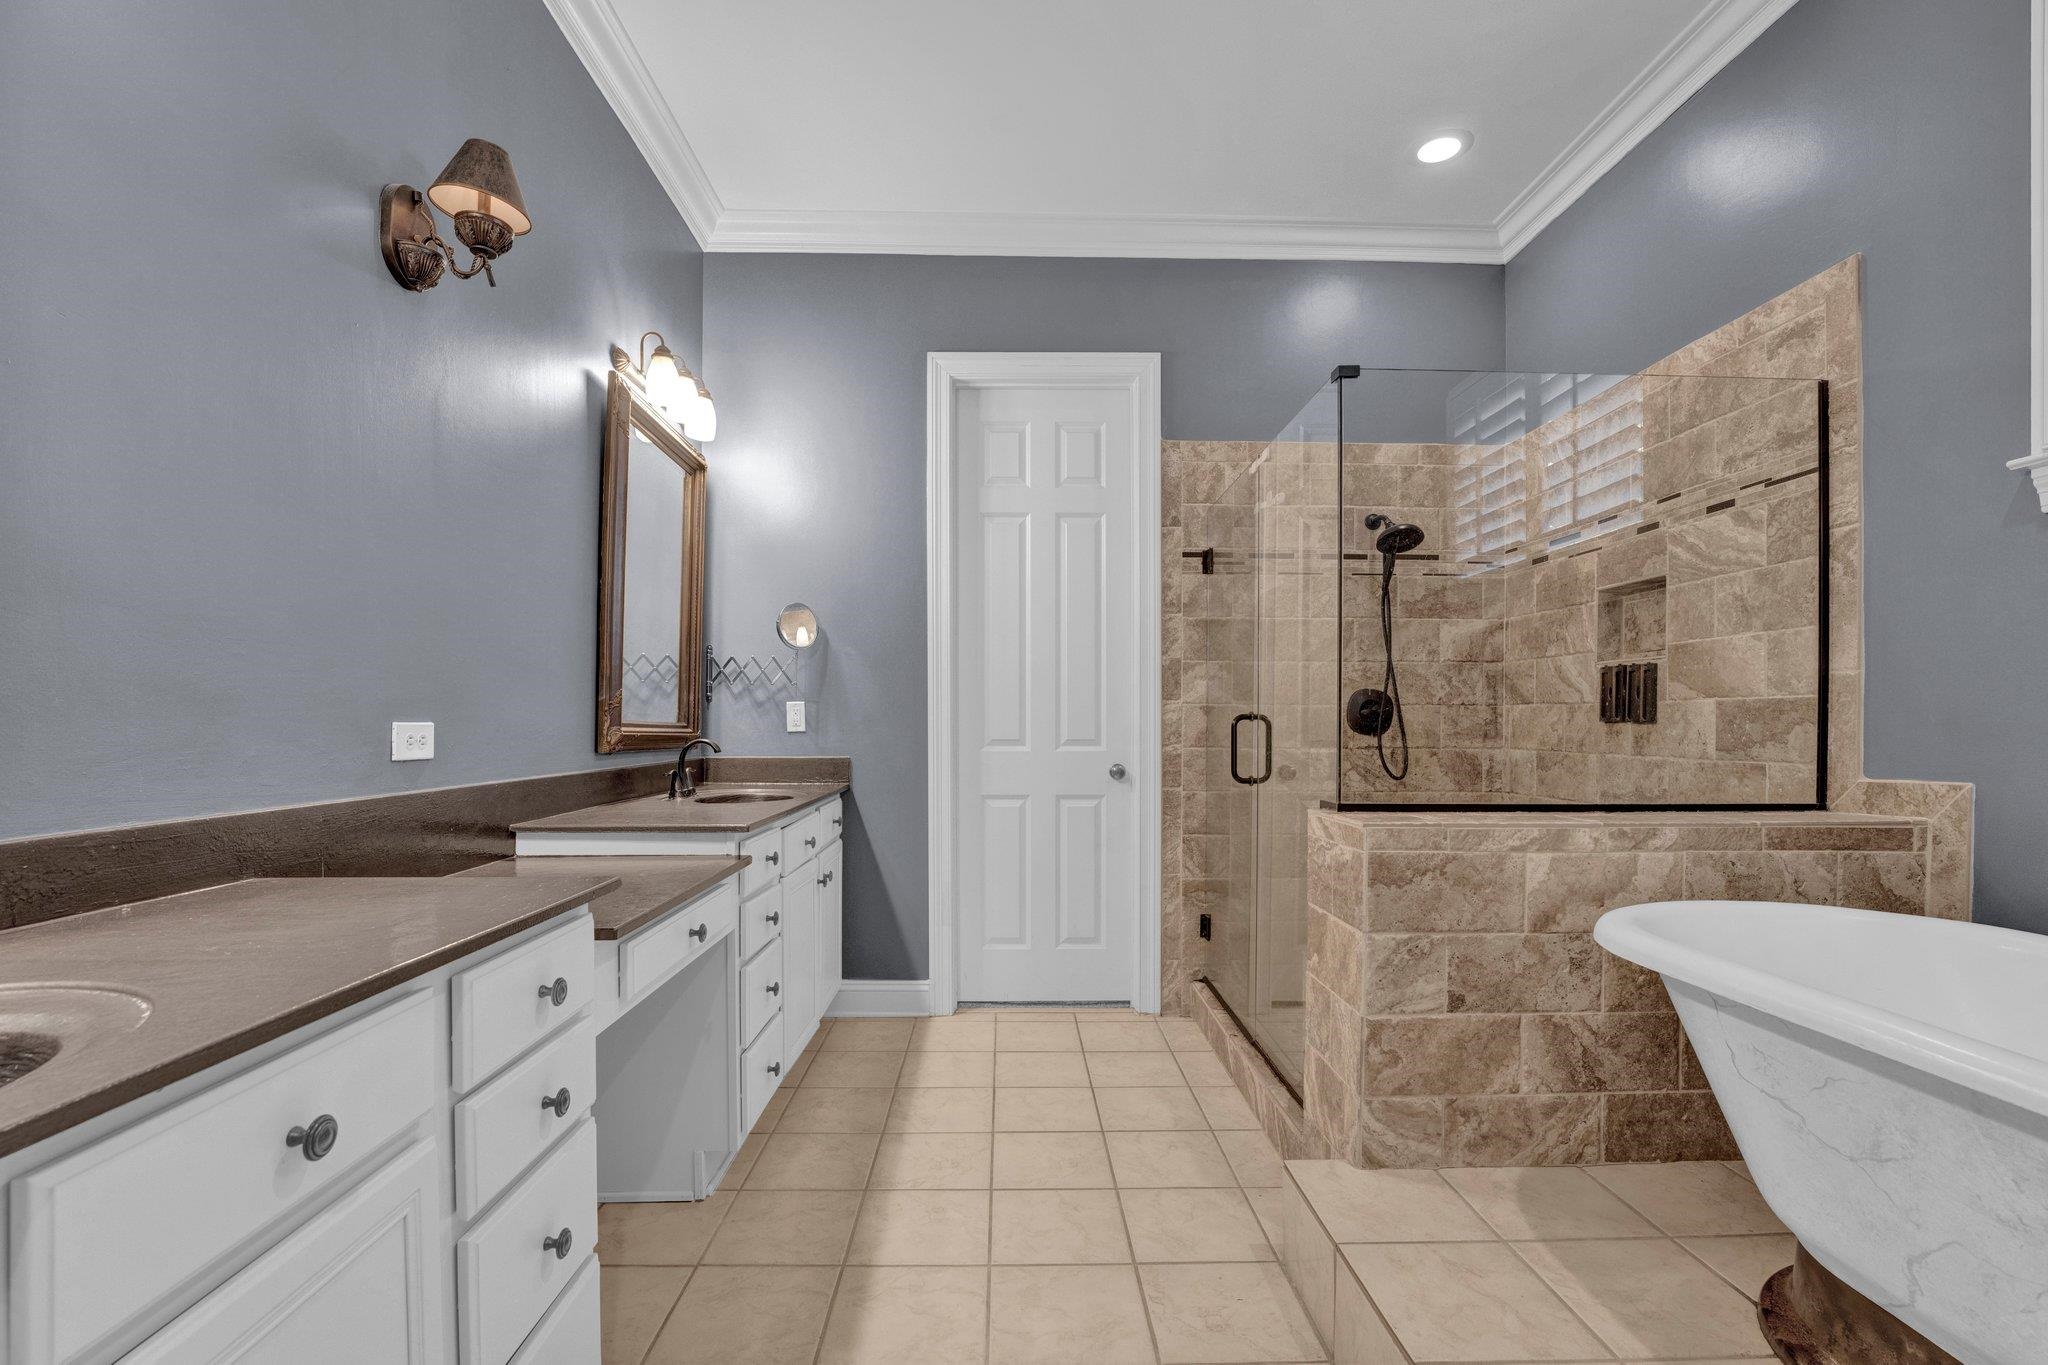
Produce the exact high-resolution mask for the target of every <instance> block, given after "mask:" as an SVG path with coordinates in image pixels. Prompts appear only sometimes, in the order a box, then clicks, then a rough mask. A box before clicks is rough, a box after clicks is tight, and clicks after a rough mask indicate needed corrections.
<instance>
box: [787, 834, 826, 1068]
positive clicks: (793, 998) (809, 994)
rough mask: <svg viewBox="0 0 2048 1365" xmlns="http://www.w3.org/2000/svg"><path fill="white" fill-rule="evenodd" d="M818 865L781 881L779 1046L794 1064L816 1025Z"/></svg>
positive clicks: (801, 869) (804, 866)
mask: <svg viewBox="0 0 2048 1365" xmlns="http://www.w3.org/2000/svg"><path fill="white" fill-rule="evenodd" d="M819 890H820V887H819V886H818V864H817V863H816V861H815V860H814V861H812V862H809V863H806V864H804V865H803V866H802V867H800V868H798V869H797V870H796V871H794V872H792V873H790V874H789V875H788V876H787V877H784V878H783V879H782V1046H783V1059H784V1060H785V1061H787V1062H791V1063H794V1062H795V1061H796V1058H797V1054H798V1053H800V1052H802V1051H803V1050H804V1044H806V1043H808V1042H810V1041H811V1035H812V1034H813V1033H815V1032H816V1031H817V1023H818V983H817V968H816V966H815V965H814V964H815V959H816V957H817V952H818V949H817V941H818V892H819Z"/></svg>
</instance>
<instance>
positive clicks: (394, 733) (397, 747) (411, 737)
mask: <svg viewBox="0 0 2048 1365" xmlns="http://www.w3.org/2000/svg"><path fill="white" fill-rule="evenodd" d="M433 756H434V722H432V721H430V720H394V721H392V722H391V761H392V762H393V763H411V762H414V761H415V760H418V759H422V758H432V757H433Z"/></svg>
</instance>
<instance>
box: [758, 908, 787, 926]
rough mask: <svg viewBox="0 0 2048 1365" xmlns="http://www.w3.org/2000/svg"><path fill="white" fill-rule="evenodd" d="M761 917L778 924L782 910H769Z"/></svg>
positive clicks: (780, 921)
mask: <svg viewBox="0 0 2048 1365" xmlns="http://www.w3.org/2000/svg"><path fill="white" fill-rule="evenodd" d="M761 918H762V919H765V920H767V921H768V922H769V923H770V924H780V923H782V912H781V911H780V910H770V911H769V912H768V913H767V914H765V915H763V916H761Z"/></svg>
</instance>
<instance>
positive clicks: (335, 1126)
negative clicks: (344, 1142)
mask: <svg viewBox="0 0 2048 1365" xmlns="http://www.w3.org/2000/svg"><path fill="white" fill-rule="evenodd" d="M340 1137H341V1125H340V1124H339V1123H337V1122H335V1120H334V1115H332V1114H322V1115H321V1116H320V1117H319V1118H317V1119H314V1120H313V1121H312V1122H311V1123H309V1124H307V1125H306V1126H305V1127H303V1128H294V1129H292V1130H291V1131H290V1132H289V1133H286V1134H285V1135H284V1145H285V1146H287V1147H296V1148H298V1149H299V1155H301V1156H303V1157H305V1158H306V1160H308V1161H318V1160H319V1159H320V1158H321V1157H323V1156H326V1155H327V1154H328V1153H329V1152H331V1151H333V1150H334V1144H335V1142H336V1141H338V1140H339V1139H340Z"/></svg>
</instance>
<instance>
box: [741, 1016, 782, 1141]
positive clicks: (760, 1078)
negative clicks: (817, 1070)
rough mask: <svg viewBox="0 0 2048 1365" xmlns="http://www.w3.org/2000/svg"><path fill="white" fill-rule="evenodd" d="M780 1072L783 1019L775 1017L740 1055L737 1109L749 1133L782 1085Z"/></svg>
mask: <svg viewBox="0 0 2048 1365" xmlns="http://www.w3.org/2000/svg"><path fill="white" fill-rule="evenodd" d="M782 1070H783V1068H782V1016H781V1015H780V1014H777V1015H776V1016H775V1017H774V1018H772V1019H770V1020H769V1021H768V1026H767V1027H766V1028H764V1029H762V1030H761V1036H760V1037H758V1038H756V1039H754V1041H753V1042H751V1043H749V1044H747V1047H746V1050H745V1051H744V1052H742V1053H740V1109H741V1112H742V1114H743V1115H744V1117H745V1119H746V1123H745V1125H744V1126H745V1128H746V1130H747V1131H748V1132H750V1133H751V1132H752V1131H754V1125H755V1124H756V1123H757V1122H759V1121H760V1118H761V1111H762V1110H763V1109H765V1108H767V1107H768V1097H769V1096H770V1095H773V1094H774V1093H775V1087H776V1086H778V1085H781V1084H782Z"/></svg>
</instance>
